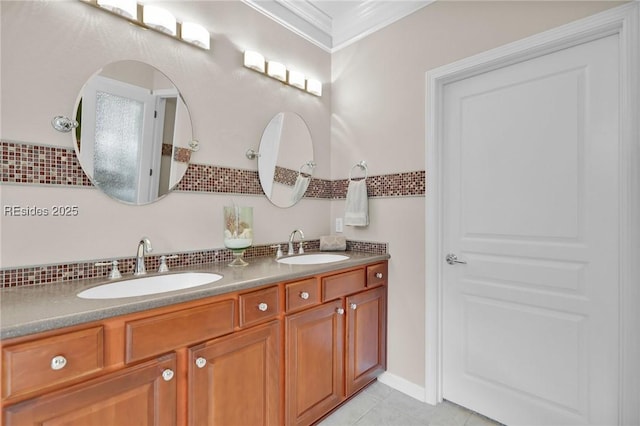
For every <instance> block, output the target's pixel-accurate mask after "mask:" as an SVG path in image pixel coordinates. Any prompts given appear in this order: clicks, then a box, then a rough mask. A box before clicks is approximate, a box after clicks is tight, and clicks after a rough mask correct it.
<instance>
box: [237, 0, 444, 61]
mask: <svg viewBox="0 0 640 426" xmlns="http://www.w3.org/2000/svg"><path fill="white" fill-rule="evenodd" d="M242 1H243V2H244V3H246V4H248V5H249V6H251V7H253V8H254V9H256V10H258V11H259V12H261V13H263V14H265V15H266V16H268V17H270V18H271V19H273V20H275V21H276V22H278V23H280V24H281V25H283V26H285V27H287V28H289V29H290V30H292V31H294V32H295V33H297V34H298V35H300V36H301V37H304V38H305V39H307V40H309V41H311V42H312V43H314V44H316V45H318V46H320V47H322V48H323V49H325V50H327V51H330V52H333V51H336V50H339V49H341V48H342V47H345V46H347V45H349V44H351V43H353V42H354V41H357V40H359V39H361V38H363V37H365V36H367V35H369V34H371V33H373V32H375V31H377V30H379V29H381V28H383V27H385V26H387V25H389V24H392V23H393V22H395V21H397V20H398V19H401V18H404V17H405V16H407V15H409V14H411V13H413V12H415V11H416V10H418V9H421V8H422V7H424V6H427V5H428V4H430V3H432V2H433V1H434V0H404V1H398V0H395V1H389V0H362V1H356V0H242Z"/></svg>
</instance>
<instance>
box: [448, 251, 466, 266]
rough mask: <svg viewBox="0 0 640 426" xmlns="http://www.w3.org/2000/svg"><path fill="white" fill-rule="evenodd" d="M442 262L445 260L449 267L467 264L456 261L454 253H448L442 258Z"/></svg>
mask: <svg viewBox="0 0 640 426" xmlns="http://www.w3.org/2000/svg"><path fill="white" fill-rule="evenodd" d="M444 260H446V261H447V263H448V264H449V265H455V264H456V263H461V264H463V265H466V264H467V262H465V261H463V260H458V256H456V255H455V254H454V253H449V254H448V255H447V257H445V258H444Z"/></svg>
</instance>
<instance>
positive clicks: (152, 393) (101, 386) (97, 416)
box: [4, 354, 176, 426]
mask: <svg viewBox="0 0 640 426" xmlns="http://www.w3.org/2000/svg"><path fill="white" fill-rule="evenodd" d="M169 371H170V372H171V373H169ZM175 371H176V359H175V355H173V354H172V355H168V356H166V357H162V358H160V359H158V360H154V361H151V362H147V363H145V364H141V365H137V366H134V367H130V368H126V369H124V370H122V371H119V372H117V373H112V374H109V375H107V376H105V377H101V378H99V379H95V380H91V381H88V382H86V383H83V384H80V385H76V386H72V387H70V388H68V389H64V390H61V391H57V392H52V393H50V394H47V395H44V396H41V397H36V398H33V399H29V400H27V401H24V402H21V403H18V404H14V405H11V406H9V407H6V408H5V410H4V424H5V425H7V426H12V425H21V426H23V425H42V424H46V425H52V426H54V425H77V426H105V425H149V426H151V425H154V426H156V425H157V426H161V425H175V424H176V379H175V378H174V377H173V376H174V373H175ZM163 376H164V377H163Z"/></svg>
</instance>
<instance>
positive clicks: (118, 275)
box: [94, 260, 122, 280]
mask: <svg viewBox="0 0 640 426" xmlns="http://www.w3.org/2000/svg"><path fill="white" fill-rule="evenodd" d="M94 265H95V266H109V265H111V266H112V268H111V271H109V275H108V277H109V279H110V280H115V279H118V278H122V274H121V273H120V271H119V270H118V261H117V260H112V261H111V262H98V263H95V264H94Z"/></svg>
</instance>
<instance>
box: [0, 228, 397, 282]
mask: <svg viewBox="0 0 640 426" xmlns="http://www.w3.org/2000/svg"><path fill="white" fill-rule="evenodd" d="M276 244H277V243H276ZM279 244H280V246H281V247H283V249H284V247H286V244H287V243H286V242H283V243H279ZM272 245H275V244H267V245H261V246H254V247H250V248H249V249H247V251H246V252H245V254H244V257H245V258H247V259H249V258H252V257H262V256H275V250H276V249H275V248H272V247H271V246H272ZM304 248H305V250H307V251H317V250H319V249H320V240H319V239H317V240H308V241H305V242H304ZM387 249H388V247H387V244H386V243H372V242H365V241H347V250H349V251H359V252H365V253H372V254H386V253H387ZM166 256H167V257H169V256H170V254H166ZM171 256H173V255H171ZM175 256H177V257H175V258H171V259H167V265H168V266H169V269H173V268H177V267H189V266H198V265H204V264H208V263H216V262H230V261H232V260H233V253H232V252H231V250H228V249H226V248H223V249H212V250H199V251H189V252H181V253H175ZM160 257H161V255H147V256H145V264H146V267H147V270H148V271H157V270H158V267H159V266H160ZM112 260H117V261H118V269H119V270H120V272H122V274H123V275H124V274H128V273H131V271H133V267H134V264H135V258H134V257H125V258H118V259H103V260H95V261H91V262H78V263H63V264H53V265H35V266H27V267H21V268H7V269H0V287H1V288H10V287H18V286H25V285H36V284H54V283H63V282H67V281H78V280H83V279H90V278H98V277H104V278H106V277H107V275H108V274H109V271H110V270H111V265H107V266H96V263H108V262H111V261H112Z"/></svg>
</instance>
